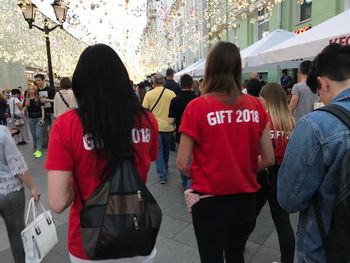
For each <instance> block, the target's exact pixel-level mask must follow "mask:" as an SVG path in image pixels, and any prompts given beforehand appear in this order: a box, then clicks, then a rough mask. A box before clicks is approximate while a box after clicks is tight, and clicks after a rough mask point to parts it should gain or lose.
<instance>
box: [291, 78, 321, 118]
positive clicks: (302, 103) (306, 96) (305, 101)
mask: <svg viewBox="0 0 350 263" xmlns="http://www.w3.org/2000/svg"><path fill="white" fill-rule="evenodd" d="M292 95H297V96H298V97H299V101H298V104H297V106H296V108H295V110H294V112H293V117H294V118H295V119H296V120H297V121H298V120H299V119H300V118H301V117H303V116H305V115H306V114H308V113H310V112H312V111H313V110H314V104H315V102H318V100H319V98H318V96H317V94H315V93H312V91H311V90H310V88H309V87H308V86H307V85H306V82H305V81H302V82H299V83H297V84H295V85H294V87H293V89H292Z"/></svg>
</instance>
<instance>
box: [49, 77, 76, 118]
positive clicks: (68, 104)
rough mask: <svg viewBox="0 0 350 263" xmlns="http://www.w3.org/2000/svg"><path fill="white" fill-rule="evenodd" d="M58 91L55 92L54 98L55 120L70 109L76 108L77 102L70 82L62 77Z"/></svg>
mask: <svg viewBox="0 0 350 263" xmlns="http://www.w3.org/2000/svg"><path fill="white" fill-rule="evenodd" d="M60 88H61V89H60V91H58V92H56V94H55V98H54V116H55V118H57V117H58V116H60V115H61V114H62V113H64V112H66V111H67V110H70V109H75V108H77V106H78V105H77V101H76V99H75V96H74V93H73V91H72V89H71V88H72V84H71V80H70V79H69V78H68V77H63V78H62V79H61V81H60Z"/></svg>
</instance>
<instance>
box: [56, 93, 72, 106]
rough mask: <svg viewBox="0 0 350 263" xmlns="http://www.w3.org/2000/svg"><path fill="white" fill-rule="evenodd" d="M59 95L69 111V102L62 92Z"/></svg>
mask: <svg viewBox="0 0 350 263" xmlns="http://www.w3.org/2000/svg"><path fill="white" fill-rule="evenodd" d="M58 94H59V95H60V97H61V99H62V101H63V103H64V104H66V106H67V108H68V109H70V106H69V104H68V102H67V101H66V100H65V98H64V97H63V94H62V92H61V91H59V92H58Z"/></svg>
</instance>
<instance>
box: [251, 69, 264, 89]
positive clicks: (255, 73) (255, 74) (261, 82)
mask: <svg viewBox="0 0 350 263" xmlns="http://www.w3.org/2000/svg"><path fill="white" fill-rule="evenodd" d="M249 79H256V80H258V81H259V82H260V89H261V88H262V87H263V86H264V85H265V84H266V82H265V81H264V80H263V79H261V77H260V74H259V73H258V72H250V73H249Z"/></svg>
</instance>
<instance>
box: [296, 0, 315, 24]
mask: <svg viewBox="0 0 350 263" xmlns="http://www.w3.org/2000/svg"><path fill="white" fill-rule="evenodd" d="M311 10H312V0H304V1H303V3H302V4H300V1H298V3H297V12H296V13H297V23H298V22H303V21H306V20H308V19H311Z"/></svg>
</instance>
